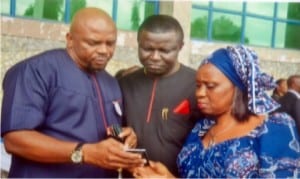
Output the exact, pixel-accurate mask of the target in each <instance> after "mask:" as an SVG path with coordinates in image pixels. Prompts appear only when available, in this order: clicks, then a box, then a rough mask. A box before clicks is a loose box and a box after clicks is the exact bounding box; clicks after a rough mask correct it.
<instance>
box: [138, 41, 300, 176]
mask: <svg viewBox="0 0 300 179" xmlns="http://www.w3.org/2000/svg"><path fill="white" fill-rule="evenodd" d="M196 81H197V89H196V98H197V103H198V107H199V109H200V110H201V112H203V113H204V114H206V118H205V119H202V120H199V121H198V123H197V124H196V125H195V127H194V128H193V129H192V131H191V133H190V135H189V136H188V138H187V139H186V142H185V144H184V146H183V148H182V150H181V152H180V153H179V155H178V159H177V165H178V169H179V173H180V175H181V177H184V178H221V177H222V178H223V177H226V178H231V177H234V178H235V177H238V178H242V177H243V178H244V177H245V178H252V177H255V178H257V177H262V178H278V177H279V178H286V177H293V178H298V177H299V175H300V145H299V136H298V134H297V132H296V128H295V122H294V120H293V119H292V118H291V117H289V116H288V115H287V114H285V113H273V114H270V112H272V111H274V110H275V109H276V108H278V106H279V105H278V104H277V103H276V102H275V101H274V100H273V99H272V98H270V97H269V96H268V95H267V94H266V93H265V91H266V90H271V89H272V88H273V87H274V86H275V83H274V80H273V78H272V77H270V76H268V75H267V74H265V73H262V72H261V71H260V68H259V65H258V58H257V55H256V54H255V52H254V51H252V50H250V49H248V48H246V47H244V46H237V47H227V48H226V49H219V50H217V51H215V52H214V53H213V54H212V55H211V56H210V57H208V58H207V59H205V60H204V61H203V62H202V63H201V65H200V67H199V69H198V72H197V75H196ZM134 175H135V177H141V178H142V177H149V176H160V177H161V176H165V177H173V175H172V174H171V173H170V172H169V171H168V170H167V168H166V167H165V166H164V165H162V164H161V163H158V162H151V163H150V166H149V167H143V168H138V169H136V170H135V171H134Z"/></svg>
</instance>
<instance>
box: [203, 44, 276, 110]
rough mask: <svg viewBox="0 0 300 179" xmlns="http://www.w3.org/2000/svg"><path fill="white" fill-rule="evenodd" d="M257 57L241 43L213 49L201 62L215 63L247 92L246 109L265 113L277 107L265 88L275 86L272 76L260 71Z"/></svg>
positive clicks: (235, 83)
mask: <svg viewBox="0 0 300 179" xmlns="http://www.w3.org/2000/svg"><path fill="white" fill-rule="evenodd" d="M258 60H259V59H258V57H257V55H256V53H255V52H254V51H253V50H250V49H249V48H246V47H244V46H242V45H239V46H236V47H231V46H228V47H227V48H226V49H224V48H222V49H219V50H217V51H215V52H214V53H213V54H212V55H211V56H210V57H208V58H207V59H205V60H204V61H203V62H202V64H206V63H211V64H213V65H215V66H216V67H217V68H218V69H219V70H220V71H221V72H222V73H223V74H224V75H225V76H226V77H227V78H228V79H229V80H230V81H231V82H232V83H233V84H234V85H235V86H237V87H238V88H239V89H240V90H242V91H243V92H244V93H247V94H248V109H249V110H250V111H252V112H253V113H255V114H265V113H269V112H271V111H274V110H275V109H277V108H278V107H279V104H278V103H277V102H275V101H274V100H273V99H272V98H271V97H270V96H269V95H268V94H267V93H266V90H271V89H273V88H275V86H276V83H275V81H274V79H273V77H271V76H269V75H267V74H265V73H262V72H261V71H260V68H259V65H258Z"/></svg>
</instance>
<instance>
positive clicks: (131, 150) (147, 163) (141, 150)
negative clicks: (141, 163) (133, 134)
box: [125, 148, 149, 166]
mask: <svg viewBox="0 0 300 179" xmlns="http://www.w3.org/2000/svg"><path fill="white" fill-rule="evenodd" d="M125 151H126V152H132V153H139V154H141V155H142V157H143V158H144V159H146V163H145V165H146V166H147V165H149V158H148V155H147V151H146V149H141V148H132V149H131V148H130V149H126V150H125Z"/></svg>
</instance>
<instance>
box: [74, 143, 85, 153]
mask: <svg viewBox="0 0 300 179" xmlns="http://www.w3.org/2000/svg"><path fill="white" fill-rule="evenodd" d="M83 144H84V143H83V142H80V143H78V144H77V145H76V147H75V148H74V151H78V150H81V148H82V146H83Z"/></svg>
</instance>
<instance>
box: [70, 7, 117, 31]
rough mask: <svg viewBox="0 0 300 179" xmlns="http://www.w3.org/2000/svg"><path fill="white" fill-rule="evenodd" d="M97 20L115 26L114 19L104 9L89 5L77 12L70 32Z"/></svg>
mask: <svg viewBox="0 0 300 179" xmlns="http://www.w3.org/2000/svg"><path fill="white" fill-rule="evenodd" d="M96 20H97V21H102V23H107V24H108V25H111V26H113V27H115V23H114V21H113V19H112V18H111V17H110V16H109V14H107V13H106V12H105V11H104V10H102V9H98V8H92V7H89V8H83V9H80V10H79V11H77V12H76V14H75V15H74V16H73V19H72V22H71V25H70V32H71V33H72V32H74V31H76V30H77V29H78V28H82V27H85V25H86V24H89V23H93V21H94V22H95V21H96Z"/></svg>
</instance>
